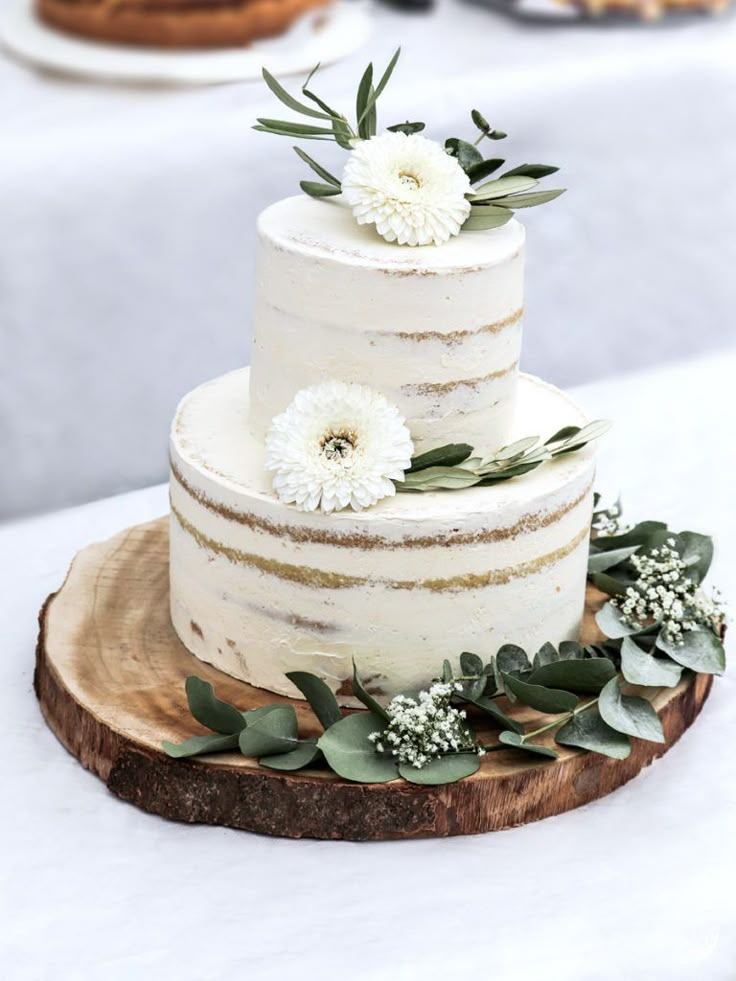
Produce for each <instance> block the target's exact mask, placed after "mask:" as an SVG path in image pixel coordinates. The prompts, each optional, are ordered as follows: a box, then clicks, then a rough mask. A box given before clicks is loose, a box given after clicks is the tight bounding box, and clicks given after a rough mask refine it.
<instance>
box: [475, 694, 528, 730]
mask: <svg viewBox="0 0 736 981" xmlns="http://www.w3.org/2000/svg"><path fill="white" fill-rule="evenodd" d="M468 701H469V702H470V704H471V705H475V706H476V707H477V708H479V709H480V710H481V711H482V712H485V713H486V715H489V716H490V717H491V718H492V719H493V721H494V722H497V723H498V724H499V725H500V726H505V727H506V728H507V729H511V730H512V731H513V732H518V733H523V732H524V726H523V725H522V724H521V723H520V722H517V721H516V719H512V718H511V716H510V715H506V713H505V712H504V711H502V710H501V709H500V708H499V707H498V705H497V704H496V702H495V701H494V700H493V699H492V698H486V697H485V696H483V695H481V696H479V697H477V698H468Z"/></svg>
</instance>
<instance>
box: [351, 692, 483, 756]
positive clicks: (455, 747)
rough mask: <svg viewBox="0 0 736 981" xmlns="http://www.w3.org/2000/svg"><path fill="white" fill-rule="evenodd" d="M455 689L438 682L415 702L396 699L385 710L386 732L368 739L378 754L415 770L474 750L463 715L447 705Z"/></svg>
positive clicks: (400, 698)
mask: <svg viewBox="0 0 736 981" xmlns="http://www.w3.org/2000/svg"><path fill="white" fill-rule="evenodd" d="M457 688H458V685H457V684H454V683H452V682H443V681H437V682H435V683H434V684H433V685H432V686H431V687H430V688H429V689H427V690H425V691H421V692H419V696H418V701H415V700H414V699H413V698H409V697H408V696H406V695H397V696H396V697H395V698H393V699H392V700H391V701H390V702H389V704H388V707H387V709H386V711H387V713H388V716H389V724H388V726H387V728H386V729H385V730H384V732H373V733H371V735H370V736H369V737H368V738H369V739H370V740H371V742H372V743H373V744H374V745H375V747H376V749H377V750H378V751H379V752H388V753H390V754H391V755H392V756H394V757H396V758H397V760H398V761H399V763H408V764H410V765H411V766H415V767H417V768H421V767H423V766H426V765H427V763H431V762H432V760H436V759H438V758H439V757H440V756H444V755H447V754H449V753H459V752H463V751H467V750H474V749H475V744H474V742H473V735H472V733H471V731H470V729H469V728H468V725H467V723H466V721H465V720H466V713H465V712H464V711H462V710H460V709H456V708H454V707H453V706H452V705H451V704H450V699H451V698H452V696H453V693H454V692H455V691H456V690H457ZM460 688H462V685H460Z"/></svg>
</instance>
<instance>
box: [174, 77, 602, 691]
mask: <svg viewBox="0 0 736 981" xmlns="http://www.w3.org/2000/svg"><path fill="white" fill-rule="evenodd" d="M269 80H270V82H273V85H272V88H274V86H277V83H276V82H275V80H273V79H271V78H270V76H267V81H269ZM274 91H276V94H277V95H278V94H279V91H281V92H283V90H281V89H280V87H278V90H277V89H276V88H274ZM368 99H370V96H368ZM374 109H375V103H374V106H373V111H374ZM367 118H369V119H370V107H369V111H368V116H367ZM474 120H475V121H476V125H477V126H478V128H479V129H480V130H481V133H482V136H486V137H488V138H489V139H498V138H501V137H502V136H503V135H504V134H498V133H496V131H494V130H491V129H490V127H489V126H488V124H487V123H486V122H485V120H483V119H482V117H478V119H476V117H475V115H474ZM279 126H281V127H283V128H282V129H279ZM484 127H485V132H484V131H483V129H484ZM259 128H271V130H272V131H273V132H283V133H284V134H285V135H289V133H288V130H287V125H286V123H282V124H279V123H278V121H274V120H262V121H260V127H259ZM304 128H305V129H307V130H309V129H312V128H316V127H311V126H306V127H304ZM333 128H334V129H335V131H336V133H337V135H338V136H342V141H341V140H340V139H338V142H339V143H340V145H344V144H347V145H346V149H347V148H348V147H350V149H351V157H352V158H353V159H352V160H351V163H350V164H349V165H348V167H347V168H346V174H345V177H344V178H343V181H342V182H339V181H337V179H336V178H333V177H332V175H330V174H329V173H328V172H327V171H325V170H324V168H322V167H320V166H319V165H317V164H316V163H315V162H314V161H312V160H311V158H308V157H306V154H303V153H300V156H302V158H303V159H305V160H306V161H307V162H308V163H309V165H310V166H311V167H312V169H313V170H316V171H317V173H318V174H319V175H320V176H323V177H325V178H326V180H327V182H326V183H325V184H317V183H313V182H309V181H305V182H303V184H302V187H303V188H304V190H306V191H307V194H306V195H302V196H299V197H290V198H287V199H285V200H283V201H280V202H278V203H276V204H274V205H272V206H271V207H269V208H267V209H266V210H265V211H264V212H263V213H262V214H261V216H260V219H259V222H258V262H257V291H256V301H255V320H254V341H253V350H252V359H251V367H250V369H247V368H246V369H241V370H238V371H234V372H232V373H231V374H228V375H225V376H223V377H221V378H218V379H215V380H214V381H211V382H208V383H206V384H204V385H202V386H201V387H200V388H198V389H196V390H195V391H193V392H191V393H190V394H189V395H187V396H186V397H185V398H184V399H183V401H182V402H181V404H180V406H179V408H178V410H177V413H176V417H175V419H174V423H173V427H172V433H171V508H172V517H171V615H172V620H173V624H174V627H175V629H176V632H177V633H178V635H179V637H180V638H181V640H182V642H183V643H184V644H185V646H186V647H187V648H188V649H189V650H190V651H191V652H192V653H193V654H195V655H196V656H197V657H198V658H201V659H202V660H204V661H207V662H209V663H211V664H214V665H216V666H217V667H218V668H221V669H222V670H224V671H226V672H227V673H229V674H231V675H233V676H235V677H237V678H240V679H242V680H244V681H247V682H249V683H251V684H253V685H256V686H259V687H262V688H267V689H270V690H272V691H276V692H282V693H285V694H289V695H294V694H296V690H295V689H294V687H293V686H292V685H291V683H290V682H289V681H288V680H287V679H286V678H285V677H284V675H285V672H287V671H293V670H307V671H310V672H313V673H314V674H317V675H319V676H320V677H321V678H322V679H324V680H325V681H326V682H327V684H328V685H329V686H330V688H331V689H332V690H333V691H334V692H335V693H336V694H338V695H339V696H341V697H343V698H348V699H349V697H350V695H351V678H352V673H353V661H354V660H355V661H358V662H359V663H360V666H361V671H362V673H363V676H364V678H365V679H366V683H367V685H368V687H369V690H370V691H372V692H373V693H375V694H387V695H388V694H392V693H395V692H396V691H398V690H402V689H406V688H417V687H420V686H422V685H425V684H426V683H427V682H428V681H429V680H430V679H431V678H432V677H433V675H434V674H435V673H436V670H437V665H438V664H441V663H442V660H443V659H444V658H455V657H457V655H458V654H459V653H460V652H461V651H463V650H472V651H474V652H477V654H478V655H480V656H481V657H484V658H486V659H490V658H492V656H493V655H494V653H495V652H496V651H497V650H498V648H499V647H500V646H501V645H502V644H505V643H509V642H513V643H516V644H519V645H521V646H523V647H525V648H526V649H528V650H536V649H537V648H538V647H540V646H541V645H542V644H543V643H544V642H546V641H551V642H552V643H554V644H559V643H560V642H561V641H564V640H571V639H575V638H577V637H578V635H579V630H580V625H581V619H582V614H583V605H584V593H585V580H586V563H587V556H588V540H589V533H590V523H591V513H592V500H593V488H592V481H593V473H594V461H593V453H592V449H591V448H590V447H585V448H580V447H578V446H574V447H573V449H574V450H575V452H566V453H561V454H560V455H559V456H557V457H556V458H554V459H548V458H547V457H548V456H549V454H547V453H546V452H545V450H544V448H542V450H541V453H540V451H539V450H531V453H532V457H530V458H529V459H530V462H529V464H528V466H525V465H524V464H525V461H526V459H527V457H524V456H522V457H521V458H520V456H519V451H523V450H524V449H525V444H524V443H522V444H518V441H519V440H524V439H525V438H526V437H531V436H534V435H536V436H541V437H542V438H543V439H544V438H546V437H548V436H551V435H552V434H553V433H555V432H557V431H558V430H561V429H562V430H564V429H565V427H573V428H574V429H575V427H583V426H584V425H585V422H586V420H585V417H584V415H583V413H582V412H581V410H580V409H578V408H577V407H576V406H575V405H573V404H572V403H571V402H570V400H569V399H568V398H567V397H566V396H565V395H563V394H562V393H561V392H559V391H558V390H557V389H555V388H553V387H552V386H551V385H549V384H547V383H545V382H544V381H541V380H539V379H537V378H533V377H531V376H528V375H524V374H521V373H520V372H519V361H520V355H521V336H522V317H523V308H524V297H523V265H524V237H525V233H524V228H523V226H522V225H521V224H520V223H519V222H518V221H517V220H515V219H513V218H512V213H513V210H514V209H515V208H516V207H525V206H530V205H531V204H536V203H543V202H544V201H545V200H550V199H551V198H552V197H554V196H555V195H556V194H557V193H559V192H534V193H530V189H531V187H532V186H533V185H535V184H536V183H537V181H536V178H535V177H534V173H535V172H539V173H540V174H541V175H543V173H542V172H546V173H549V172H552V171H553V170H554V169H555V168H545V167H541V166H537V167H535V166H526V167H520V168H516V170H515V171H514V172H511V173H509V174H507V175H505V176H502V177H501V178H495V179H494V180H492V181H490V182H489V183H487V184H484V185H482V186H481V187H479V188H476V189H475V190H474V189H473V188H472V182H473V180H476V181H477V180H478V179H482V177H483V176H487V175H488V174H490V173H492V171H493V169H495V165H497V164H498V163H501V162H500V161H499V162H497V161H494V160H491V161H483V158H482V156H481V154H480V153H479V152H478V151H477V150H476V149H475V147H474V146H473V145H471V144H469V143H465V142H463V141H459V140H455V141H452V140H448V141H447V146H446V148H439V149H438V146H437V144H432V143H430V141H429V140H427V139H425V137H423V136H420V135H418V128H421V124H407V125H406V126H404V127H396V128H394V130H395V131H394V132H390V133H388V134H385V135H384V136H376V135H374V133H372V132H371V131H370V129H369V130H368V131H366V130H365V128H364V127H363V126H361V124H360V123H359V126H358V135H356V136H354V137H351V138H349V139H346V137H345V134H344V132H342V131H341V130H340V127H339V126H334V123H333ZM291 135H294V134H291ZM296 135H299V134H296ZM306 135H312V136H313V135H314V134H306ZM382 141H384V142H383V144H382ZM371 153H372V154H374V157H373V158H372V157H371V156H370V154H371ZM361 154H362V157H361ZM376 154H377V156H376ZM438 154H439V156H438ZM374 158H375V159H374ZM435 158H436V159H435ZM442 158H444V159H442ZM382 166H383V167H384V172H383V173H382V174H378V176H377V177H376V180H375V186H373V185H371V184H370V180H371V178H370V174H376V173H377V171H378V170H379V169H380V167H382ZM473 167H475V171H474V172H473ZM351 168H352V171H351ZM361 168H362V170H361ZM449 168H452V170H451V171H450V170H449ZM445 171H447V174H445ZM455 171H456V172H457V173H454V172H455ZM366 173H368V175H369V177H368V184H369V185H370V186H368V188H367V192H368V194H369V198H368V205H366V198H365V197H363V198H361V187H362V188H363V190H366V188H365V184H366V177H365V174H366ZM475 175H477V176H475ZM445 178H447V179H446V180H445ZM443 180H444V181H445V182H444V183H443ZM392 181H393V184H392V183H391V182H392ZM453 182H454V183H453ZM458 184H459V188H460V196H459V198H458V190H457V186H458ZM445 189H446V192H447V193H446V195H445V197H444V198H443V197H442V193H444V190H445ZM381 193H383V195H384V199H383V200H382V201H378V200H377V197H376V196H377V195H380V194H381ZM453 194H454V195H455V197H454V198H453V197H452V195H453ZM370 195H372V197H371V196H370ZM374 206H375V207H374ZM372 207H374V211H376V212H377V214H378V217H376V215H375V214H374V213H373V212H372V211H371V208H372ZM392 208H393V210H391V209H392ZM453 208H454V210H453ZM433 209H434V210H433ZM458 212H459V216H458ZM356 219H357V220H356ZM402 222H403V225H402ZM453 222H456V225H455V226H453ZM457 232H460V234H457ZM402 242H404V243H405V244H401V243H402ZM335 383H337V385H338V389H336V390H335V391H338V392H339V391H343V390H344V391H345V392H346V393H348V395H349V397H348V396H347V395H346V399H347V401H346V402H345V404H344V405H341V404H339V399H338V400H337V402H336V401H335V399H336V396H335V391H333V390H331V389H330V388H329V386H330V384H332V385H333V386H334V385H335ZM320 386H322V387H320ZM325 386H326V387H325ZM340 386H341V387H340ZM305 393H306V394H305ZM358 396H360V397H361V398H363V397H364V396H365V398H366V399H368V401H367V402H365V401H364V403H361V405H362V409H361V410H360V411H358V410H356V407H355V404H354V403H355V401H356V399H358V401H359V398H358ZM300 398H301V399H302V401H301V402H300V401H299V400H300ZM351 398H352V399H353V403H351V402H350V399H351ZM371 398H373V399H374V400H375V401H374V402H371V401H370V399H371ZM295 400H296V401H295ZM310 400H311V401H310ZM366 405H367V406H368V409H367V410H366V409H365V406H366ZM371 405H375V406H376V408H375V415H376V417H378V416H381V418H383V415H381V414H382V413H383V414H384V415H385V414H386V413H387V412H388V411H389V410H390V413H393V415H390V421H391V424H392V425H401V423H402V421H403V422H404V423H405V427H406V429H408V434H407V442H408V436H409V435H410V437H411V443H410V444H409V446H410V449H412V450H413V454H414V455H413V460H414V462H415V463H416V462H417V461H419V464H418V473H417V472H415V473H414V477H415V478H416V477H418V476H420V477H421V476H422V475H427V482H426V483H424V484H420V482H419V481H417V480H415V485H414V486H413V487H411V489H412V490H413V491H414V492H413V493H397V494H395V496H394V494H393V491H394V490H395V489H397V490H399V491H402V490H405V489H408V488H409V485H410V484H411V481H410V480H409V479H408V477H409V474H410V473H411V470H412V467H411V466H410V460H409V457H411V456H412V453H409V456H408V457H407V460H406V466H405V467H402V468H401V469H403V470H405V471H406V474H402V473H401V472H399V473H398V474H396V473H392V472H390V468H389V469H388V470H387V471H386V474H384V475H383V476H384V481H383V485H382V486H384V487H385V486H386V485H388V487H389V488H390V492H391V493H390V495H387V496H384V495H383V493H381V492H376V486H378V485H376V482H375V480H373V484H371V483H370V480H369V481H368V483H367V484H366V486H367V487H369V491H365V493H366V494H368V496H369V497H370V496H371V494H372V497H371V499H370V500H368V501H367V503H369V504H370V503H372V500H374V499H375V500H376V503H375V504H373V506H369V507H368V506H366V507H361V505H360V502H361V500H363V499H362V498H360V495H359V494H357V501H358V503H356V494H353V496H352V497H351V496H350V493H349V492H348V493H346V494H343V496H342V497H340V493H341V491H339V490H338V491H337V492H336V494H337V497H336V498H335V500H334V501H332V503H331V504H330V506H329V507H326V506H325V501H326V500H327V496H328V492H327V491H326V490H325V491H324V493H323V496H322V498H321V503H322V507H321V508H320V493H321V492H322V490H323V488H322V487H320V486H317V489H316V491H315V481H316V482H317V484H319V479H320V478H319V474H320V473H327V472H328V471H329V474H330V476H329V479H330V480H332V479H333V477H335V474H337V475H338V477H337V478H335V479H340V478H341V475H342V474H343V472H344V471H345V468H347V470H348V471H350V468H351V467H352V468H353V470H352V471H350V476H351V479H352V478H353V477H354V476H355V473H356V471H355V467H357V466H358V465H359V464H360V461H361V454H363V456H364V457H365V456H366V455H370V453H371V452H372V450H371V449H370V447H371V445H372V444H371V439H372V438H373V440H374V442H375V439H376V436H375V434H372V435H371V432H370V427H371V413H372V411H373V410H371V409H370V406H371ZM300 407H301V408H300ZM322 410H324V419H320V416H319V413H320V411H322ZM356 412H357V414H356ZM361 412H362V414H361ZM285 413H287V414H286V415H285ZM386 418H387V419H388V418H389V416H386ZM274 420H277V422H276V423H274ZM279 420H280V423H279ZM315 420H316V421H315ZM302 423H303V425H302ZM387 424H388V423H387ZM289 426H293V428H294V429H300V428H305V427H306V428H307V429H308V428H309V427H310V426H312V429H313V431H310V432H309V433H308V434H307V436H306V437H305V438H307V439H313V441H314V446H315V452H314V454H313V456H312V457H310V456H309V455H307V457H305V461H306V462H305V464H304V471H305V473H304V479H305V481H307V483H308V487H309V489H308V491H306V492H305V494H304V495H302V496H301V497H299V494H298V492H297V493H292V494H291V496H290V497H289V495H288V494H284V493H283V492H279V488H281V489H282V490H283V486H284V482H283V481H282V482H281V484H280V483H279V481H278V476H277V478H276V479H274V476H273V471H274V470H276V471H278V463H276V464H274V462H273V456H274V452H275V451H274V450H273V449H271V451H270V452H269V450H268V440H269V433H271V435H272V437H273V433H274V431H275V429H277V430H279V432H280V436H279V438H280V439H281V441H282V442H281V443H280V444H278V445H283V440H284V439H286V438H288V435H289V431H288V429H289ZM320 427H321V428H320ZM575 431H577V429H575ZM301 435H302V436H303V435H304V434H301ZM379 437H380V434H379ZM300 438H301V437H300ZM528 442H529V443H530V444H531V443H532V441H531V440H529V441H528ZM458 444H461V445H466V447H467V449H466V451H465V454H464V456H463V452H462V450H461V451H460V452H459V454H457V453H456V454H455V456H457V460H454V461H453V460H449V463H450V464H453V463H454V464H457V465H449V466H439V467H434V468H431V467H429V466H422V463H421V461H422V458H423V455H426V454H428V453H429V456H428V457H426V459H425V460H424V463H425V464H430V463H432V462H433V461H432V459H431V457H432V454H431V451H434V450H437V449H438V448H442V447H444V448H445V449H447V448H448V447H449V448H450V450H451V449H452V447H456V448H457V446H458ZM509 444H513V445H512V446H511V449H510V450H509V452H505V451H504V450H502V448H503V447H506V446H508V445H509ZM274 445H276V444H274ZM471 448H472V454H471V452H470V449H471ZM499 450H501V452H500V453H499V452H498V451H499ZM535 452H536V453H537V457H536V458H535V457H534V456H533V454H534V453H535ZM320 454H321V455H320ZM317 457H319V459H318V464H319V467H321V468H322V469H321V470H317V471H315V473H316V474H317V476H315V474H311V476H310V474H309V473H307V472H306V471H309V469H310V466H311V462H310V461H312V460H313V459H317ZM449 457H453V453H452V452H450V453H449ZM494 458H495V459H494ZM356 461H357V462H356ZM504 461H511V463H512V464H515V463H516V464H518V463H519V461H520V462H521V466H520V467H519V466H518V465H517V470H518V473H516V472H512V473H510V475H511V476H518V477H519V479H515V480H509V481H504V482H500V481H498V480H495V479H492V474H493V472H494V467H495V468H499V467H503V466H504ZM437 462H438V463H439V464H447V463H448V453H444V454H443V453H442V452H440V454H439V456H438V457H437ZM540 462H544V465H543V466H539V465H538V464H539V463H540ZM361 465H362V464H361ZM393 469H394V470H395V469H396V467H395V466H394V468H393ZM527 471H528V472H527ZM484 473H490V474H491V476H490V477H488V478H487V479H485V480H483V479H481V477H482V475H483V474H484ZM474 474H478V475H481V476H478V477H477V479H473V477H474ZM468 475H470V477H469V479H467V480H466V478H468ZM374 476H375V475H374ZM299 477H300V474H299V468H298V467H297V468H296V473H294V472H293V468H292V473H291V474H290V475H289V477H288V479H287V478H285V480H286V483H287V484H288V485H289V487H290V488H291V490H292V491H293V490H294V486H295V482H296V483H298V480H299ZM385 478H390V479H389V480H387V479H385ZM430 478H432V479H430ZM325 479H327V478H325ZM371 479H373V477H372V478H371ZM309 480H311V483H309ZM432 480H435V481H436V483H435V484H433V483H432ZM331 486H332V485H331ZM456 487H461V488H463V489H461V490H459V491H457V492H453V488H456ZM370 488H372V490H371V489H370ZM378 498H381V499H378ZM335 501H337V503H335ZM295 503H296V504H298V505H299V506H295ZM346 504H349V505H350V507H348V508H346ZM327 512H329V513H327Z"/></svg>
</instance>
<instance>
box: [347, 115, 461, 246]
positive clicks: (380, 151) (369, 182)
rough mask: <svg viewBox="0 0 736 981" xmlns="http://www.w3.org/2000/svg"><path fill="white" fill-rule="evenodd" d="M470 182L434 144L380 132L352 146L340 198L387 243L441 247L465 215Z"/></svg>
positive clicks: (455, 161) (454, 231) (400, 134)
mask: <svg viewBox="0 0 736 981" xmlns="http://www.w3.org/2000/svg"><path fill="white" fill-rule="evenodd" d="M470 190H471V187H470V180H469V179H468V176H467V174H466V173H465V171H464V170H463V169H462V167H461V166H460V164H459V163H458V162H457V160H455V158H454V157H451V156H450V155H449V154H448V153H447V152H446V151H445V149H444V148H443V147H442V146H440V144H439V143H435V142H434V141H433V140H428V139H427V138H426V137H424V136H419V135H416V134H414V135H411V136H407V134H406V133H384V134H383V135H382V136H374V137H373V138H372V139H370V140H363V141H362V142H360V143H358V144H357V145H356V147H355V149H354V150H352V152H351V154H350V159H349V160H348V162H347V165H346V167H345V172H344V174H343V178H342V193H343V195H344V196H345V199H346V201H347V202H348V204H349V205H350V207H351V208H352V211H353V215H354V216H355V218H356V219H357V221H358V224H360V225H369V224H370V225H375V226H376V231H377V232H378V234H379V235H382V236H383V238H385V239H386V241H387V242H398V244H399V245H430V244H431V243H434V244H435V245H441V244H442V243H443V242H446V241H447V240H448V239H449V238H451V237H452V236H453V235H457V234H458V232H459V231H460V228H461V227H462V224H463V222H464V221H465V219H466V218H467V217H468V215H469V214H470V202H469V201H468V200H467V198H466V197H465V195H466V194H467V193H468V192H469V191H470Z"/></svg>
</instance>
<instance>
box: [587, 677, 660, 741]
mask: <svg viewBox="0 0 736 981" xmlns="http://www.w3.org/2000/svg"><path fill="white" fill-rule="evenodd" d="M598 711H599V712H600V714H601V718H602V719H603V721H604V722H606V723H607V724H608V725H609V726H610V727H611V728H612V729H615V730H616V731H617V732H623V733H626V735H627V736H638V738H639V739H646V740H647V741H648V742H653V743H663V742H664V741H665V739H664V732H663V731H662V723H661V722H660V721H659V717H658V716H657V713H656V712H655V711H654V708H653V707H652V705H651V703H650V702H648V701H647V700H646V698H640V697H639V696H638V695H624V694H622V692H621V686H620V683H619V680H618V678H611V680H610V681H609V682H608V684H607V685H606V686H605V688H604V689H603V690H602V691H601V694H600V697H599V699H598Z"/></svg>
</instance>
